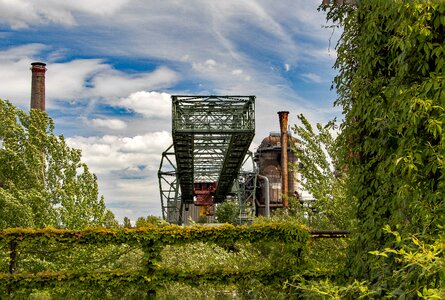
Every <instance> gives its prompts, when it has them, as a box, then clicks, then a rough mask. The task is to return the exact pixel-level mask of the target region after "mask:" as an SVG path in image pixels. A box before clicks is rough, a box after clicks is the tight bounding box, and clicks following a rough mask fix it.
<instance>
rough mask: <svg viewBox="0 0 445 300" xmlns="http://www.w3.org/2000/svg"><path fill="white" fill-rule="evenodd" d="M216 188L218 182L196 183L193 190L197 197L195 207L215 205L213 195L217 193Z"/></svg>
mask: <svg viewBox="0 0 445 300" xmlns="http://www.w3.org/2000/svg"><path fill="white" fill-rule="evenodd" d="M216 187H217V183H216V182H195V183H194V188H193V193H194V195H195V197H196V201H195V205H197V206H211V205H213V193H214V192H215V191H216Z"/></svg>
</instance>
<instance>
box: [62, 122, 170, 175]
mask: <svg viewBox="0 0 445 300" xmlns="http://www.w3.org/2000/svg"><path fill="white" fill-rule="evenodd" d="M66 140H67V143H68V145H69V146H70V147H73V148H77V149H81V150H82V159H83V161H85V162H86V163H87V164H88V166H89V167H90V169H91V170H92V171H93V172H94V173H96V174H106V173H108V172H111V171H122V170H125V169H128V168H137V167H138V166H140V165H147V166H148V169H150V168H155V169H156V168H157V167H158V165H159V160H160V159H161V153H162V152H163V151H164V150H165V149H166V148H167V147H168V146H169V145H170V144H171V143H172V138H171V135H170V134H169V133H168V132H166V131H160V132H150V133H146V134H143V135H136V136H133V137H123V136H115V135H104V136H91V137H82V136H73V137H69V138H67V139H66Z"/></svg>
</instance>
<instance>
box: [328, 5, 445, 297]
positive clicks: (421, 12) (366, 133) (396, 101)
mask: <svg viewBox="0 0 445 300" xmlns="http://www.w3.org/2000/svg"><path fill="white" fill-rule="evenodd" d="M324 9H326V10H327V12H328V18H329V19H331V20H333V21H335V22H337V24H338V26H342V27H343V33H342V36H341V38H340V40H339V42H338V45H337V53H338V56H337V60H336V63H335V67H336V68H337V69H338V72H339V73H338V75H337V76H336V77H335V79H334V87H335V89H336V90H337V94H338V98H337V100H336V105H339V106H341V107H342V108H343V112H344V116H345V119H344V122H343V124H342V128H341V129H342V132H341V138H342V140H343V141H344V146H343V147H344V149H343V153H345V157H344V161H345V163H346V168H347V169H348V172H349V174H348V175H349V179H348V183H347V188H348V197H355V198H356V199H357V202H358V203H357V218H358V220H359V221H358V232H359V234H357V236H356V238H355V239H354V242H353V245H352V247H351V249H350V260H349V261H350V265H349V273H350V274H351V275H353V276H354V277H356V278H359V279H365V280H369V281H370V282H371V283H373V284H376V285H379V284H380V285H382V286H384V287H385V288H386V289H388V290H391V286H390V285H391V281H386V279H385V278H387V277H388V276H390V275H391V274H392V271H393V269H395V268H397V261H396V260H395V259H394V257H392V256H388V257H382V256H373V255H370V254H369V252H370V251H373V250H377V251H383V249H385V248H391V247H394V246H395V245H396V243H397V241H396V240H395V238H394V237H393V236H391V235H385V234H384V230H383V228H384V226H385V225H389V226H390V228H391V229H397V230H398V232H400V234H401V235H402V236H410V235H411V234H415V235H420V236H422V237H423V238H424V239H425V240H426V241H434V240H435V239H436V238H437V236H438V234H439V233H440V229H439V228H440V227H439V226H440V225H443V224H444V223H445V164H444V156H445V135H444V126H445V122H444V121H445V70H444V55H443V54H444V50H445V15H444V12H445V2H443V1H439V0H413V1H402V0H374V1H354V4H350V5H334V4H331V5H328V6H325V7H324ZM382 261H384V262H385V263H384V264H383V266H384V267H383V268H382V267H381V266H382V263H381V262H382Z"/></svg>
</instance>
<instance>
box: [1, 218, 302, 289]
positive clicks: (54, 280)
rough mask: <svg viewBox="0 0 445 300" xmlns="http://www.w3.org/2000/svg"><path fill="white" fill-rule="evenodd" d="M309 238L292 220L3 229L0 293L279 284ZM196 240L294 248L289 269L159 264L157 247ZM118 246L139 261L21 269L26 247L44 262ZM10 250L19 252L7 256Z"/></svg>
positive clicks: (231, 245) (228, 245) (297, 262)
mask: <svg viewBox="0 0 445 300" xmlns="http://www.w3.org/2000/svg"><path fill="white" fill-rule="evenodd" d="M309 237H310V233H309V231H308V229H307V228H306V227H304V226H302V225H299V224H295V223H268V224H254V225H249V226H233V225H229V224H227V225H222V226H191V227H181V226H175V225H166V226H156V225H151V226H148V227H137V228H122V229H107V228H89V229H84V230H63V229H55V228H44V229H31V228H9V229H4V230H2V231H0V249H3V252H4V255H3V256H2V257H1V259H0V261H2V263H3V264H8V265H9V266H13V268H9V269H8V268H7V267H5V266H4V265H2V266H0V267H1V270H2V271H3V272H0V296H2V295H4V296H6V295H8V294H9V295H15V296H18V295H22V294H23V295H26V294H27V292H29V291H32V290H35V289H48V288H50V289H54V288H64V289H67V288H75V289H77V290H79V289H80V290H87V291H88V290H89V288H90V287H94V290H95V291H97V292H98V293H101V294H102V295H104V293H105V292H106V291H109V289H110V288H111V289H113V288H116V287H117V289H118V290H119V287H120V286H121V287H123V288H124V287H125V288H126V289H131V288H132V289H134V290H138V291H141V290H145V291H146V292H149V291H153V292H154V291H156V290H157V289H159V288H160V287H161V286H162V285H163V284H166V283H170V282H175V281H177V282H181V283H189V284H192V285H193V284H194V285H196V284H198V283H205V282H211V283H213V284H215V283H220V284H228V283H232V284H235V283H238V282H244V281H249V280H251V279H252V278H254V279H255V280H260V281H262V282H263V281H264V282H266V283H268V284H271V283H274V282H280V281H281V282H283V281H284V280H286V277H287V276H289V271H290V270H292V269H293V268H295V267H298V266H299V265H300V264H301V265H303V263H302V262H303V257H304V255H303V254H304V251H305V249H306V243H307V240H308V239H309ZM197 242H200V243H206V244H214V245H221V246H222V247H226V248H227V249H228V250H229V251H238V250H237V249H236V246H235V244H236V243H239V242H245V243H252V244H255V243H257V242H261V243H264V242H274V243H275V244H277V245H278V244H279V243H283V242H284V243H285V244H287V245H291V246H292V249H293V250H294V251H295V253H294V254H293V259H294V262H295V265H294V266H293V267H292V268H291V267H289V266H288V265H286V266H285V267H284V268H276V266H266V267H264V268H258V266H252V267H246V268H243V269H242V270H239V269H234V268H230V267H227V268H223V269H214V270H210V271H209V270H207V271H201V270H180V269H175V268H162V267H160V262H161V259H162V257H161V251H162V249H163V248H164V247H165V246H168V245H189V244H193V243H197ZM121 244H123V245H125V247H124V250H125V251H126V252H130V251H131V252H134V251H141V252H142V253H143V256H142V259H141V260H134V261H136V262H138V263H139V264H142V265H139V266H132V267H131V266H130V268H128V267H129V266H124V267H126V268H122V266H121V267H119V264H117V266H118V267H117V268H113V269H106V268H105V269H103V270H94V269H93V270H91V268H90V269H89V268H79V267H76V268H73V267H72V266H70V267H68V268H64V269H62V270H54V268H53V267H52V266H50V267H49V268H48V267H46V268H45V265H43V266H41V268H36V267H35V266H34V265H28V268H26V267H24V266H27V260H29V257H30V256H29V255H28V256H27V255H26V252H29V251H32V253H33V255H34V257H36V256H39V255H44V260H47V261H48V262H49V261H50V260H51V259H56V260H57V257H55V256H54V255H55V254H57V253H58V252H60V251H65V252H66V251H68V253H67V254H66V255H65V256H63V257H62V259H64V260H66V259H68V260H69V258H70V257H73V253H71V252H69V251H70V250H69V249H71V248H74V249H76V251H83V248H82V247H95V248H96V251H97V252H98V253H100V251H101V247H105V246H106V247H110V246H113V245H121ZM36 249H37V250H36ZM138 249H139V250H138ZM11 253H16V254H20V255H17V256H11ZM118 254H119V253H118ZM119 255H120V254H119ZM13 260H14V261H13ZM48 262H47V263H48ZM85 263H88V262H87V261H86V262H85ZM19 266H20V268H19ZM8 271H9V272H8ZM11 293H12V294H11ZM114 295H116V294H114Z"/></svg>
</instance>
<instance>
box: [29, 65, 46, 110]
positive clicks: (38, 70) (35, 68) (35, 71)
mask: <svg viewBox="0 0 445 300" xmlns="http://www.w3.org/2000/svg"><path fill="white" fill-rule="evenodd" d="M45 66H46V64H45V63H42V62H33V63H31V72H32V81H31V108H34V109H38V110H41V111H45V72H46V68H45Z"/></svg>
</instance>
